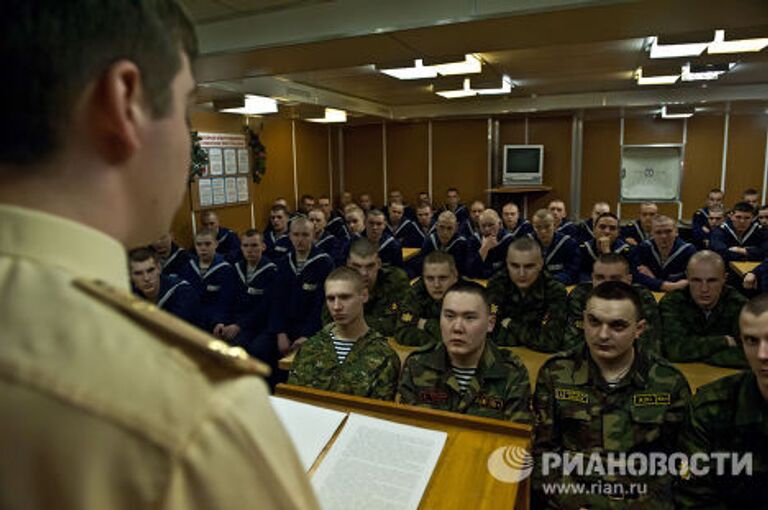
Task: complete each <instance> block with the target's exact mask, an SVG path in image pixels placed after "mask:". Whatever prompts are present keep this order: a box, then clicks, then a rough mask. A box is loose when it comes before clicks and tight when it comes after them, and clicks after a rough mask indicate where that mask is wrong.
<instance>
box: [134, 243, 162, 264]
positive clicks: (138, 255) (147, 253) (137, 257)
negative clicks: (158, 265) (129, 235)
mask: <svg viewBox="0 0 768 510" xmlns="http://www.w3.org/2000/svg"><path fill="white" fill-rule="evenodd" d="M149 259H152V260H154V261H155V262H157V253H155V250H153V249H152V248H149V247H145V246H142V247H141V248H134V249H132V250H131V251H129V252H128V262H136V263H139V262H145V261H147V260H149Z"/></svg>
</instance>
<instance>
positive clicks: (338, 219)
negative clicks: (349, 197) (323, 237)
mask: <svg viewBox="0 0 768 510" xmlns="http://www.w3.org/2000/svg"><path fill="white" fill-rule="evenodd" d="M317 205H318V207H320V210H322V211H323V213H324V214H325V222H326V225H325V230H327V231H328V232H330V233H331V234H333V235H334V236H336V238H337V239H339V240H341V239H344V214H342V213H339V211H334V210H333V204H331V199H330V198H329V197H328V196H326V195H323V196H321V197H320V198H318V199H317Z"/></svg>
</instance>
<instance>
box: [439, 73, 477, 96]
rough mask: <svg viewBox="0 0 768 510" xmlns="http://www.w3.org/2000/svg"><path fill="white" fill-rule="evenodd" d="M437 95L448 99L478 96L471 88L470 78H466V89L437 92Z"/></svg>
mask: <svg viewBox="0 0 768 510" xmlns="http://www.w3.org/2000/svg"><path fill="white" fill-rule="evenodd" d="M435 94H437V95H438V96H443V97H444V98H446V99H456V98H459V97H471V96H476V95H477V91H476V90H472V88H471V87H470V86H469V78H464V87H463V88H460V89H456V90H441V91H436V92H435Z"/></svg>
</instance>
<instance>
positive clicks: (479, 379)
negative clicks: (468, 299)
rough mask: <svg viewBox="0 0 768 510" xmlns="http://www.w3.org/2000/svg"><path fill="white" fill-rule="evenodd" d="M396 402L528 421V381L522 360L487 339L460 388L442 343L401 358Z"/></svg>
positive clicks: (529, 421) (487, 416) (501, 418)
mask: <svg viewBox="0 0 768 510" xmlns="http://www.w3.org/2000/svg"><path fill="white" fill-rule="evenodd" d="M398 395H399V397H400V402H401V403H403V404H411V405H416V406H421V407H429V408H431V409H440V410H443V411H451V412H455V413H463V414H471V415H475V416H482V417H485V418H495V419H498V420H511V421H515V422H520V423H531V411H530V397H531V383H530V379H529V378H528V370H526V368H525V365H523V362H522V361H521V360H520V358H518V357H517V356H515V355H514V354H513V353H511V352H510V353H504V354H502V353H501V352H500V351H499V349H498V348H497V347H496V346H495V345H493V343H492V342H486V344H485V349H484V350H483V355H482V357H481V358H480V364H479V365H478V367H477V372H476V373H475V376H474V377H473V378H472V380H471V381H470V383H469V387H468V388H467V390H466V392H464V393H462V392H461V388H460V387H459V383H458V381H457V380H456V377H455V376H454V375H453V372H452V370H451V362H450V359H449V357H448V351H447V350H446V348H445V345H443V344H442V343H440V344H438V345H436V346H434V347H433V348H432V349H430V350H427V351H425V352H422V353H419V354H414V355H413V356H411V357H410V358H408V361H406V363H405V367H404V369H403V376H402V379H401V382H400V388H399V389H398Z"/></svg>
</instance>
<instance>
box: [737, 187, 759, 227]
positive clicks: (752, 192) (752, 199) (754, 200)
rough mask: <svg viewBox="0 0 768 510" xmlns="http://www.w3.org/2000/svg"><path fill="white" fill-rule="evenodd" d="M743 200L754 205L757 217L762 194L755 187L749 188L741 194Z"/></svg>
mask: <svg viewBox="0 0 768 510" xmlns="http://www.w3.org/2000/svg"><path fill="white" fill-rule="evenodd" d="M741 200H742V201H743V202H746V203H748V204H749V205H751V206H752V211H754V216H755V219H756V218H757V208H758V207H760V194H759V193H758V192H757V190H756V189H755V188H747V189H745V190H744V192H743V193H742V194H741Z"/></svg>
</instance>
